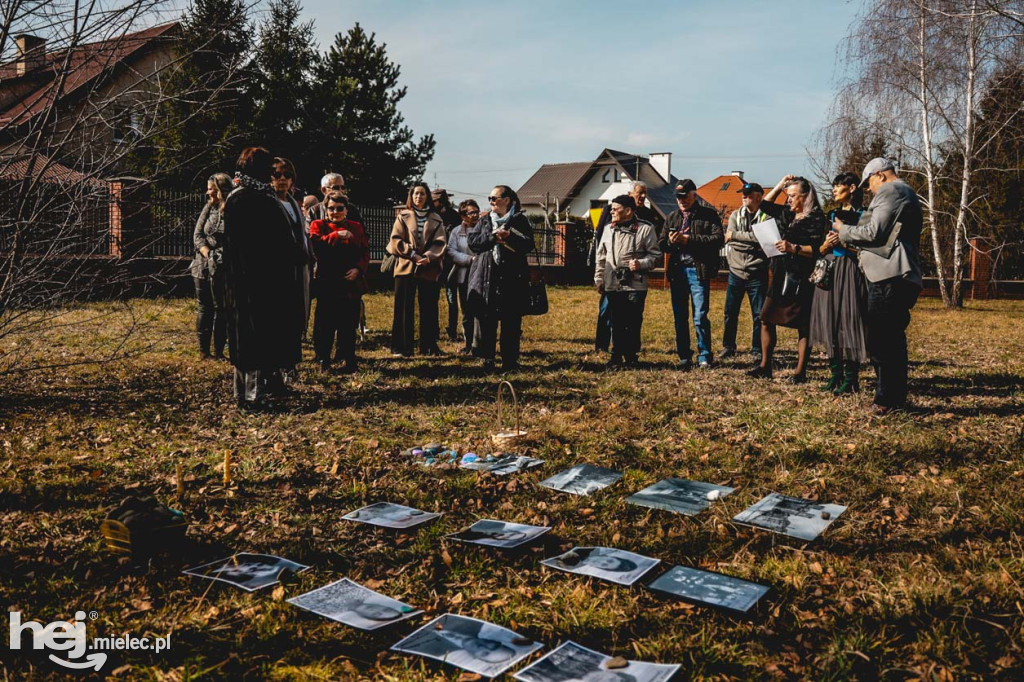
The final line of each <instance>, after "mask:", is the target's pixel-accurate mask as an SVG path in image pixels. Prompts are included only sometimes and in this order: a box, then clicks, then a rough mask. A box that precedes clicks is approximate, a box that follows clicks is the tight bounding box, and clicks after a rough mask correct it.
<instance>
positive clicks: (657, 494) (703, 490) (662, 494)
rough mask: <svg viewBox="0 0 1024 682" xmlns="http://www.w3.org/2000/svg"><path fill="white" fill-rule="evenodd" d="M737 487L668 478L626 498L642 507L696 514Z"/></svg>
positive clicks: (688, 514)
mask: <svg viewBox="0 0 1024 682" xmlns="http://www.w3.org/2000/svg"><path fill="white" fill-rule="evenodd" d="M733 490H735V488H729V487H727V486H724V485H715V484H714V483H702V482H700V481H687V480H685V479H682V478H666V479H665V480H664V481H658V482H657V483H655V484H654V485H652V486H648V487H646V488H644V489H643V490H641V491H640V492H638V493H634V494H632V495H630V496H629V497H627V498H626V502H629V503H630V504H635V505H639V506H641V507H651V508H653V509H662V510H664V511H670V512H675V513H676V514H686V515H687V516H695V515H697V514H699V513H701V512H702V511H704V510H705V509H707V508H708V507H710V506H711V505H712V504H713V503H714V502H715V501H716V500H720V499H722V498H723V497H725V496H726V495H728V494H729V493H731V492H732V491H733Z"/></svg>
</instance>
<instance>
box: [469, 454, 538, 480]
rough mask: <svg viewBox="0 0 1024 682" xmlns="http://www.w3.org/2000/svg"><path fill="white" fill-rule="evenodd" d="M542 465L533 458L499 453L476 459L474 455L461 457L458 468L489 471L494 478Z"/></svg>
mask: <svg viewBox="0 0 1024 682" xmlns="http://www.w3.org/2000/svg"><path fill="white" fill-rule="evenodd" d="M467 458H468V459H467ZM543 463H544V460H542V459H537V458H535V457H527V456H526V455H510V454H504V453H499V454H495V455H484V456H481V457H476V456H475V455H474V456H472V457H470V456H469V455H463V456H462V461H461V463H460V464H459V466H461V467H462V468H463V469H472V470H474V471H489V472H490V473H492V474H494V475H496V476H505V475H507V474H513V473H515V472H517V471H525V470H527V469H533V468H534V467H539V466H540V465H541V464H543Z"/></svg>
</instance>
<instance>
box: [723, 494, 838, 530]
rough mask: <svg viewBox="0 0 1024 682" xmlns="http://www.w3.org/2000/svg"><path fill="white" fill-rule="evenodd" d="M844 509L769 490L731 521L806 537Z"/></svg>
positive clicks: (831, 520)
mask: <svg viewBox="0 0 1024 682" xmlns="http://www.w3.org/2000/svg"><path fill="white" fill-rule="evenodd" d="M844 511H846V507H844V506H842V505H838V504H825V503H824V502H815V501H813V500H803V499H800V498H799V497H787V496H786V495H780V494H779V493H771V494H770V495H768V496H767V497H764V498H762V499H761V500H759V501H758V502H756V503H755V504H753V505H752V506H750V507H747V508H746V509H744V510H743V511H741V512H740V513H739V514H737V515H736V516H735V517H733V521H735V522H736V523H743V524H746V525H748V526H755V527H757V528H765V529H767V530H770V531H772V532H775V533H781V534H783V535H788V536H790V537H793V538H797V539H799V540H808V541H809V540H813V539H815V538H816V537H818V536H819V535H821V533H822V532H824V530H825V529H826V528H828V527H829V525H831V524H832V522H833V521H835V520H836V519H837V518H839V515H840V514H842V513H843V512H844Z"/></svg>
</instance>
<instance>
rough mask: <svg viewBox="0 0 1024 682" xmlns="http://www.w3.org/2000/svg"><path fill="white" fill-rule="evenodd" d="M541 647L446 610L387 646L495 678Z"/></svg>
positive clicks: (513, 634) (496, 626)
mask: <svg viewBox="0 0 1024 682" xmlns="http://www.w3.org/2000/svg"><path fill="white" fill-rule="evenodd" d="M540 648H541V645H540V643H538V642H534V641H531V640H530V639H528V638H524V637H523V636H521V635H519V634H518V633H515V632H513V631H512V630H509V629H508V628H503V627H501V626H498V625H493V624H491V623H488V622H486V621H482V620H478V619H476V618H468V617H466V616H457V615H455V614H452V613H446V614H445V615H443V616H438V617H437V618H435V619H434V620H432V621H430V622H429V623H427V624H426V625H424V626H423V627H421V628H420V629H419V630H416V631H415V632H413V633H412V634H411V635H409V636H408V637H406V638H405V639H403V640H402V641H400V642H398V643H397V644H395V645H394V646H393V647H391V650H392V651H398V652H401V653H406V654H414V655H416V656H425V657H426V658H432V659H434V660H435V661H441V662H443V663H447V664H449V665H454V666H455V667H457V668H462V669H463V670H468V671H469V672H472V673H476V674H477V675H482V676H483V677H496V676H497V675H501V674H502V673H503V672H505V671H506V670H508V669H509V668H511V667H512V666H514V665H515V664H516V663H518V662H519V661H521V660H523V659H524V658H526V657H527V656H529V655H530V654H532V653H533V652H534V651H537V650H538V649H540Z"/></svg>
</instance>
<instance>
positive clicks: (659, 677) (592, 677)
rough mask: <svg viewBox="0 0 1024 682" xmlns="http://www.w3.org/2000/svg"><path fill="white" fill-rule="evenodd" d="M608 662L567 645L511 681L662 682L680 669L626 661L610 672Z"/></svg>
mask: <svg viewBox="0 0 1024 682" xmlns="http://www.w3.org/2000/svg"><path fill="white" fill-rule="evenodd" d="M611 660H612V657H611V656H607V655H605V654H602V653H600V652H597V651H594V650H593V649H588V648H586V647H583V646H580V645H579V644H576V643H575V642H566V643H565V644H563V645H562V646H560V647H558V648H557V649H555V650H554V651H552V652H551V653H549V654H547V655H546V656H544V658H542V659H540V660H539V661H537V662H536V663H534V664H532V665H530V666H528V667H526V668H523V669H522V670H520V671H519V672H518V673H516V674H515V675H514V677H515V679H517V680H521V681H522V682H665V680H668V679H671V678H672V676H673V675H675V674H676V672H677V671H678V670H679V668H680V666H679V665H678V664H676V665H671V664H667V663H644V662H642V661H628V662H627V664H626V665H625V666H623V667H621V668H620V667H616V668H615V669H609V668H608V662H609V661H611Z"/></svg>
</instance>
